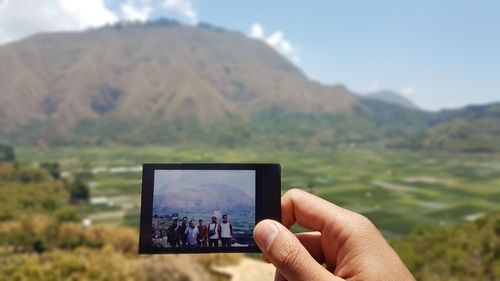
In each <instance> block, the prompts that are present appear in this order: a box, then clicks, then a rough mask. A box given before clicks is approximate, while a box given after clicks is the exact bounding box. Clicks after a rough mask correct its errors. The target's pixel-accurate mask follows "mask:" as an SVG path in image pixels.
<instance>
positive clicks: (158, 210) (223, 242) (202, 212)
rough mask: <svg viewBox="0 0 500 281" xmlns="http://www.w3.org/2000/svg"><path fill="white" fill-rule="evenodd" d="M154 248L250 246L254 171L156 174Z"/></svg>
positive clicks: (166, 171) (153, 226)
mask: <svg viewBox="0 0 500 281" xmlns="http://www.w3.org/2000/svg"><path fill="white" fill-rule="evenodd" d="M153 192H154V194H153V214H152V215H153V220H152V224H153V225H152V236H153V237H152V242H153V247H157V248H167V247H169V248H170V247H213V248H216V247H249V246H255V242H254V240H253V236H252V233H253V228H254V226H255V171H254V170H156V171H155V174H154V191H153Z"/></svg>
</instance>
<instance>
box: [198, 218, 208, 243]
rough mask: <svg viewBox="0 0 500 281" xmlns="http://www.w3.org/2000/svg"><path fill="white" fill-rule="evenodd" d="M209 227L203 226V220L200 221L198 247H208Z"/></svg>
mask: <svg viewBox="0 0 500 281" xmlns="http://www.w3.org/2000/svg"><path fill="white" fill-rule="evenodd" d="M207 240H208V227H207V226H206V225H204V224H203V220H201V219H200V220H198V246H200V247H207V242H208V241H207Z"/></svg>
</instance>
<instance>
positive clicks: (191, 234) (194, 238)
mask: <svg viewBox="0 0 500 281" xmlns="http://www.w3.org/2000/svg"><path fill="white" fill-rule="evenodd" d="M184 233H185V234H186V241H187V246H188V247H197V246H198V234H199V232H198V228H197V227H196V225H195V224H194V220H191V221H190V222H189V226H188V227H187V228H186V230H185V231H184Z"/></svg>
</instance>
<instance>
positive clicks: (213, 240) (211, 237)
mask: <svg viewBox="0 0 500 281" xmlns="http://www.w3.org/2000/svg"><path fill="white" fill-rule="evenodd" d="M217 228H218V227H217V217H215V216H212V221H211V222H210V223H209V224H208V246H209V247H218V246H219V232H218V231H217Z"/></svg>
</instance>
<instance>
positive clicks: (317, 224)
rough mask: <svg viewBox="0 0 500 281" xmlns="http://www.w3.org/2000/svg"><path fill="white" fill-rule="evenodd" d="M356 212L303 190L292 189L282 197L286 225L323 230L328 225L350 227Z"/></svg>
mask: <svg viewBox="0 0 500 281" xmlns="http://www.w3.org/2000/svg"><path fill="white" fill-rule="evenodd" d="M355 215H356V214H355V213H353V212H351V211H349V210H346V209H344V208H341V207H339V206H337V205H335V204H333V203H331V202H329V201H326V200H324V199H322V198H320V197H318V196H315V195H312V194H310V193H307V192H305V191H303V190H300V189H297V188H294V189H290V190H289V191H287V192H286V193H285V195H283V197H282V198H281V220H282V223H283V225H284V226H285V227H287V228H290V227H291V226H292V225H294V224H295V223H297V224H299V225H301V226H303V227H305V228H307V229H310V230H314V231H319V232H323V231H324V230H325V227H326V226H332V225H333V226H335V227H337V228H339V229H346V230H347V229H349V225H350V222H349V221H350V220H351V219H352V218H354V216H355Z"/></svg>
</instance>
